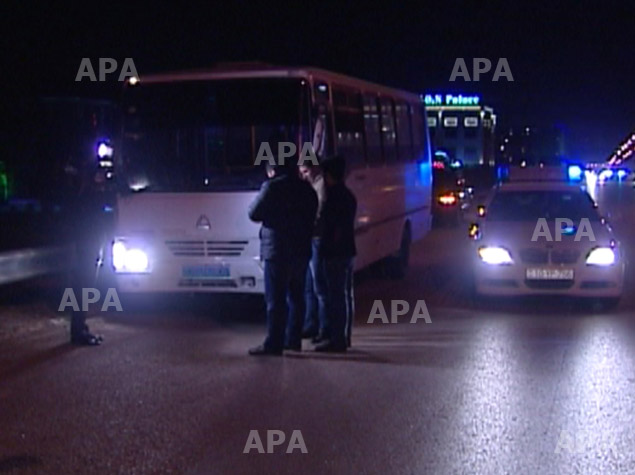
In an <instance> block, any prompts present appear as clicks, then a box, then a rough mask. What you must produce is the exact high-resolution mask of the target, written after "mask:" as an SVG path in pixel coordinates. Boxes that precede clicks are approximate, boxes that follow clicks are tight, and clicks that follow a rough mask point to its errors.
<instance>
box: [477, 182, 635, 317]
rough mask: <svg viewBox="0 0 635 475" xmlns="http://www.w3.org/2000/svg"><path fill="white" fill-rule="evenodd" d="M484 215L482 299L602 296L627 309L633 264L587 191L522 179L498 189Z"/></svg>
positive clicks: (480, 271) (479, 241)
mask: <svg viewBox="0 0 635 475" xmlns="http://www.w3.org/2000/svg"><path fill="white" fill-rule="evenodd" d="M539 175H540V174H539ZM543 176H544V173H543ZM478 214H479V215H480V216H479V217H477V219H475V222H474V223H472V224H471V225H470V229H469V235H470V238H471V239H472V245H473V250H472V251H473V252H472V256H473V262H472V264H473V274H474V286H475V292H476V294H477V295H499V296H503V295H507V296H519V295H571V296H576V297H594V298H600V299H603V303H604V304H605V305H606V306H607V307H610V306H614V305H617V303H618V302H619V299H620V297H621V295H622V291H623V287H624V272H625V257H624V255H623V253H622V250H621V247H620V244H619V242H618V241H617V239H616V238H615V236H614V234H613V231H612V229H611V227H610V226H609V224H608V223H607V222H606V221H605V220H604V219H603V218H602V217H601V216H600V215H599V213H598V211H597V206H596V205H595V203H594V202H593V200H592V199H591V197H590V196H589V194H588V193H587V192H586V191H585V190H584V189H583V188H582V187H581V186H580V185H579V184H573V183H570V182H566V181H565V180H553V179H549V178H547V179H540V177H539V176H538V177H533V178H531V177H529V178H525V179H522V178H520V179H518V180H516V181H510V182H508V183H505V184H503V185H501V186H499V187H496V188H494V189H493V190H492V192H491V193H490V195H489V196H488V198H487V200H486V201H485V203H484V208H483V209H482V210H481V212H480V213H478Z"/></svg>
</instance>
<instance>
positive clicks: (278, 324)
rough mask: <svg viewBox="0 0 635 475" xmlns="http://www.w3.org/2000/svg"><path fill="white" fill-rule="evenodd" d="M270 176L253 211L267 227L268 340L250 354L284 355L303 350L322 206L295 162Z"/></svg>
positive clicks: (263, 235)
mask: <svg viewBox="0 0 635 475" xmlns="http://www.w3.org/2000/svg"><path fill="white" fill-rule="evenodd" d="M267 174H268V176H269V178H270V180H268V181H266V182H265V183H264V184H263V186H262V188H261V189H260V193H259V194H258V196H257V197H256V199H255V201H254V202H253V203H252V204H251V206H250V207H249V218H250V219H251V220H252V221H256V222H261V223H262V228H261V229H260V258H261V259H262V260H263V261H264V274H265V301H266V305H267V337H266V339H265V341H264V343H263V344H262V345H260V346H257V347H255V348H252V349H250V350H249V354H251V355H281V354H282V351H283V349H290V350H296V351H299V350H300V349H301V347H302V339H301V326H302V319H303V317H304V283H305V276H306V269H307V265H308V262H309V259H310V257H311V238H312V235H313V225H314V222H315V216H316V213H317V206H318V199H317V195H316V193H315V191H314V190H313V187H311V185H310V184H308V183H307V182H306V181H304V180H301V179H300V177H299V175H298V169H297V166H296V165H295V164H293V163H289V161H287V164H286V165H276V166H272V165H268V166H267ZM287 304H288V306H287ZM287 318H289V319H290V321H289V325H287ZM287 327H288V328H287ZM285 329H286V339H285Z"/></svg>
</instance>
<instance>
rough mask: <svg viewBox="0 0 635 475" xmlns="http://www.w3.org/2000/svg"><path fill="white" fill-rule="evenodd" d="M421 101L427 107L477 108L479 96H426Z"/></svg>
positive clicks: (479, 100)
mask: <svg viewBox="0 0 635 475" xmlns="http://www.w3.org/2000/svg"><path fill="white" fill-rule="evenodd" d="M423 101H424V102H425V104H426V105H427V106H478V105H479V104H480V102H481V98H480V97H479V96H463V95H461V94H459V95H456V96H455V95H454V94H445V95H444V94H426V95H425V96H424V98H423Z"/></svg>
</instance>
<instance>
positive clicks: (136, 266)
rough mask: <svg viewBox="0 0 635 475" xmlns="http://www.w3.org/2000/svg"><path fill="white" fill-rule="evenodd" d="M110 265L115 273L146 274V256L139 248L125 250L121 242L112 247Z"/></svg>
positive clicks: (148, 264) (147, 267)
mask: <svg viewBox="0 0 635 475" xmlns="http://www.w3.org/2000/svg"><path fill="white" fill-rule="evenodd" d="M112 265H113V267H114V268H115V270H116V271H117V272H147V271H148V269H149V268H150V261H149V259H148V254H146V252H145V251H143V250H142V249H139V248H135V247H133V248H127V247H126V245H125V244H124V243H123V242H121V241H116V242H115V243H114V244H113V245H112Z"/></svg>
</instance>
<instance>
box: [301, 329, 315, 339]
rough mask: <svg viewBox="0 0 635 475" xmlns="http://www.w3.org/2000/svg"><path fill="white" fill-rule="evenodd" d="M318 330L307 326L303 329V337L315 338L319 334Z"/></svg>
mask: <svg viewBox="0 0 635 475" xmlns="http://www.w3.org/2000/svg"><path fill="white" fill-rule="evenodd" d="M317 333H318V332H317V330H314V329H311V328H307V329H306V330H302V339H303V340H304V339H306V338H315V337H316V336H317Z"/></svg>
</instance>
